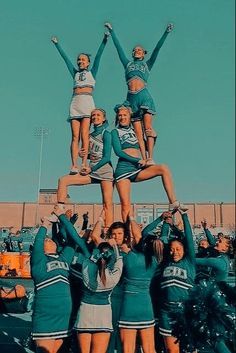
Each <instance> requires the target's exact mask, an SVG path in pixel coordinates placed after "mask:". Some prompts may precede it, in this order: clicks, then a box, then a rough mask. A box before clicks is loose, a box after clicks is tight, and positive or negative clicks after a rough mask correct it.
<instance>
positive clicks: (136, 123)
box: [133, 120, 147, 159]
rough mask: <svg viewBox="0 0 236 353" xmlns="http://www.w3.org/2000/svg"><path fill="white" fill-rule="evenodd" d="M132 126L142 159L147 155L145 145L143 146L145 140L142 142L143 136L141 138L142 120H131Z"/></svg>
mask: <svg viewBox="0 0 236 353" xmlns="http://www.w3.org/2000/svg"><path fill="white" fill-rule="evenodd" d="M133 127H134V131H135V134H136V136H137V139H138V143H139V147H140V151H141V155H142V159H146V158H147V156H146V146H145V142H144V138H143V125H142V121H140V120H138V121H134V122H133Z"/></svg>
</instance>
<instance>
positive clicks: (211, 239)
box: [201, 219, 217, 246]
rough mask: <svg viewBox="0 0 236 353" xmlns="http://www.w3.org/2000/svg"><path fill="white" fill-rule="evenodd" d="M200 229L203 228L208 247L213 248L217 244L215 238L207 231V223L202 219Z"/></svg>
mask: <svg viewBox="0 0 236 353" xmlns="http://www.w3.org/2000/svg"><path fill="white" fill-rule="evenodd" d="M201 224H202V227H203V230H204V232H205V234H206V237H207V240H208V243H209V245H210V246H215V245H216V243H217V240H216V238H215V237H214V236H213V235H212V234H211V232H210V231H209V229H208V226H207V221H206V220H205V219H204V220H203V221H202V222H201Z"/></svg>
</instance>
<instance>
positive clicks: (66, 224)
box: [59, 214, 90, 257]
mask: <svg viewBox="0 0 236 353" xmlns="http://www.w3.org/2000/svg"><path fill="white" fill-rule="evenodd" d="M59 220H60V222H61V223H62V224H63V225H64V227H65V230H66V232H67V234H68V235H69V236H70V237H71V238H72V239H73V241H74V242H75V243H76V244H77V245H79V247H80V249H81V251H82V252H83V254H84V255H85V256H86V257H89V256H90V253H89V251H88V248H87V246H86V244H85V242H84V240H83V239H81V237H80V236H79V235H78V233H77V232H76V229H75V227H74V226H73V224H72V223H71V222H70V221H69V220H68V219H67V218H66V216H65V215H64V214H62V215H60V216H59Z"/></svg>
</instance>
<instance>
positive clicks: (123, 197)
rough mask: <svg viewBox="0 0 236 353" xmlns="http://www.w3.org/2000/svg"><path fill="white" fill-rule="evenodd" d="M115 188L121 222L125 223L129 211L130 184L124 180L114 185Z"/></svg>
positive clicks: (127, 180)
mask: <svg viewBox="0 0 236 353" xmlns="http://www.w3.org/2000/svg"><path fill="white" fill-rule="evenodd" d="M116 188H117V191H118V194H119V197H120V203H121V216H122V219H123V222H126V220H127V216H128V214H129V213H130V211H131V201H130V193H131V182H130V180H129V179H124V180H121V181H119V182H118V183H116Z"/></svg>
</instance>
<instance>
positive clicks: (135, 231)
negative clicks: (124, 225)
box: [128, 215, 142, 245]
mask: <svg viewBox="0 0 236 353" xmlns="http://www.w3.org/2000/svg"><path fill="white" fill-rule="evenodd" d="M128 218H129V221H130V228H131V234H132V238H133V243H134V244H133V245H137V244H139V242H140V240H141V239H142V233H141V229H140V226H139V225H138V223H137V222H136V221H135V218H134V217H133V216H130V215H128Z"/></svg>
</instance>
